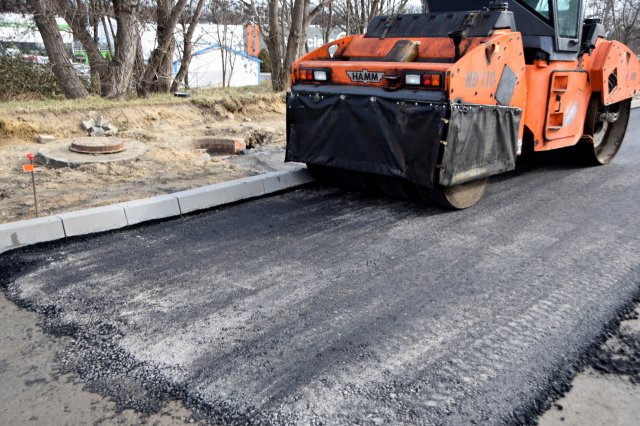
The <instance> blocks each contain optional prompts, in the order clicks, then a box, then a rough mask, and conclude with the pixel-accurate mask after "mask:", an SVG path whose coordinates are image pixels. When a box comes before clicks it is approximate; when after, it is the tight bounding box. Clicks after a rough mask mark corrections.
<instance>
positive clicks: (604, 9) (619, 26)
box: [586, 0, 640, 50]
mask: <svg viewBox="0 0 640 426" xmlns="http://www.w3.org/2000/svg"><path fill="white" fill-rule="evenodd" d="M586 16H587V17H595V18H600V19H602V24H603V25H604V27H605V29H606V31H607V35H608V37H609V38H611V39H614V40H618V41H621V42H622V43H625V44H627V45H629V46H630V47H631V48H632V49H634V50H637V49H640V2H638V1H637V0H604V1H603V0H589V1H588V2H587V13H586Z"/></svg>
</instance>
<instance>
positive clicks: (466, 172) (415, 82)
mask: <svg viewBox="0 0 640 426" xmlns="http://www.w3.org/2000/svg"><path fill="white" fill-rule="evenodd" d="M545 5H546V6H545ZM429 10H430V13H427V14H408V15H392V16H379V17H376V18H374V19H373V20H372V22H371V23H370V24H369V26H368V28H367V31H366V34H364V35H355V36H349V37H346V38H342V39H339V40H336V41H334V42H331V43H328V44H326V45H324V46H322V47H320V48H318V49H316V50H314V51H312V52H310V53H308V54H307V55H305V56H303V57H302V58H300V59H299V60H298V61H296V62H295V63H294V64H293V66H292V70H291V76H290V78H291V91H290V92H289V93H288V95H287V151H286V161H299V162H305V163H307V165H308V166H309V168H310V170H311V171H312V172H313V173H314V174H316V175H317V176H319V177H321V178H323V179H324V180H327V181H329V182H332V183H337V184H342V185H343V186H345V185H346V186H348V187H352V188H355V189H363V190H366V191H374V192H382V193H384V194H387V195H390V196H394V197H399V198H409V199H414V200H419V201H425V202H428V203H435V204H439V205H442V206H445V207H449V208H466V207H470V206H472V205H473V204H475V203H476V202H477V201H478V200H479V199H480V197H481V196H482V195H483V193H484V188H485V186H486V182H487V178H488V177H490V176H492V175H496V174H499V173H503V172H506V171H509V170H513V169H514V168H515V164H516V158H517V156H518V155H520V154H521V152H522V147H523V144H527V145H529V146H531V147H532V150H533V151H547V150H552V149H558V148H565V147H570V146H577V147H576V155H580V156H581V157H584V159H585V161H587V162H590V163H593V164H606V163H608V162H609V161H611V159H612V158H613V156H614V155H615V154H616V152H617V150H618V148H619V147H620V144H621V143H622V139H623V137H624V131H625V130H626V126H627V121H628V116H629V107H630V99H631V98H632V97H633V95H634V94H636V93H637V91H638V90H639V89H640V82H639V81H638V79H639V74H640V62H639V61H638V59H637V57H636V56H635V55H634V54H633V52H631V50H630V49H629V48H627V47H626V46H625V45H623V44H621V43H619V42H617V41H609V40H606V39H605V38H604V31H603V28H602V25H601V24H600V23H599V22H598V21H597V20H593V19H591V20H583V14H584V6H583V3H582V1H580V0H549V1H546V0H541V1H537V0H531V1H529V0H513V1H507V2H489V1H485V2H483V1H469V0H447V1H442V2H440V1H431V2H430V3H429Z"/></svg>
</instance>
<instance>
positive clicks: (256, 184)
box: [0, 166, 313, 253]
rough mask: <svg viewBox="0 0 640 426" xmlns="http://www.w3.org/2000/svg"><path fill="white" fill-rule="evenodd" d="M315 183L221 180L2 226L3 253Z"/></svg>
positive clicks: (272, 176) (298, 173)
mask: <svg viewBox="0 0 640 426" xmlns="http://www.w3.org/2000/svg"><path fill="white" fill-rule="evenodd" d="M312 181H313V178H312V177H311V174H310V173H309V172H308V171H307V169H306V167H304V166H301V167H300V168H297V169H293V170H284V171H277V172H270V173H265V174H261V175H257V176H250V177H246V178H241V179H236V180H232V181H227V182H220V183H216V184H213V185H207V186H202V187H198V188H194V189H189V190H186V191H180V192H174V193H172V194H166V195H158V196H156V197H150V198H144V199H139V200H134V201H128V202H123V203H116V204H111V205H108V206H102V207H94V208H90V209H84V210H77V211H72V212H67V213H61V214H57V215H52V216H46V217H39V218H35V219H27V220H21V221H17V222H9V223H3V224H0V253H4V252H8V251H11V250H14V249H18V248H21V247H26V246H30V245H34V244H39V243H45V242H50V241H55V240H61V239H64V238H69V237H77V236H80V235H89V234H95V233H99V232H105V231H112V230H116V229H122V228H126V227H129V226H133V225H138V224H140V223H144V222H150V221H154V220H161V219H168V218H171V217H177V216H181V215H184V214H188V213H193V212H196V211H200V210H206V209H209V208H212V207H217V206H222V205H226V204H231V203H236V202H239V201H242V200H246V199H250V198H256V197H261V196H265V195H269V194H272V193H275V192H279V191H283V190H287V189H292V188H295V187H297V186H300V185H304V184H307V183H310V182H312Z"/></svg>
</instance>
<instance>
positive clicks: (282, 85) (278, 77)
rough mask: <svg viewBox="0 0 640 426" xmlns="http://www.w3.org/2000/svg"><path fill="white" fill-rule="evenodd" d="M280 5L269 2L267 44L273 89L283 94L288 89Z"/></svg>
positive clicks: (270, 0)
mask: <svg viewBox="0 0 640 426" xmlns="http://www.w3.org/2000/svg"><path fill="white" fill-rule="evenodd" d="M279 18H280V5H279V2H278V0H269V34H268V36H266V37H265V43H266V44H267V49H268V50H269V56H270V58H271V87H272V89H273V90H274V91H276V92H281V91H283V90H285V89H286V87H287V73H286V71H285V68H284V66H283V65H284V64H283V60H284V58H283V52H282V49H283V45H284V37H283V35H282V30H281V28H280V19H279Z"/></svg>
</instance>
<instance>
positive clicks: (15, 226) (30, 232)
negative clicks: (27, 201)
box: [0, 216, 65, 253]
mask: <svg viewBox="0 0 640 426" xmlns="http://www.w3.org/2000/svg"><path fill="white" fill-rule="evenodd" d="M64 237H65V233H64V226H63V225H62V220H61V219H60V218H58V217H55V216H48V217H40V218H36V219H28V220H21V221H18V222H10V223H2V224H0V253H3V252H5V251H8V250H13V249H15V248H18V247H23V246H28V245H31V244H37V243H43V242H46V241H54V240H59V239H61V238H64Z"/></svg>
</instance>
